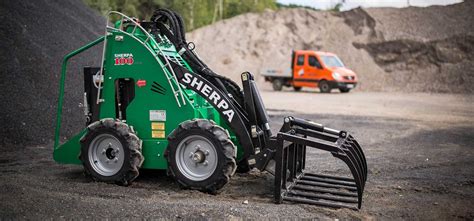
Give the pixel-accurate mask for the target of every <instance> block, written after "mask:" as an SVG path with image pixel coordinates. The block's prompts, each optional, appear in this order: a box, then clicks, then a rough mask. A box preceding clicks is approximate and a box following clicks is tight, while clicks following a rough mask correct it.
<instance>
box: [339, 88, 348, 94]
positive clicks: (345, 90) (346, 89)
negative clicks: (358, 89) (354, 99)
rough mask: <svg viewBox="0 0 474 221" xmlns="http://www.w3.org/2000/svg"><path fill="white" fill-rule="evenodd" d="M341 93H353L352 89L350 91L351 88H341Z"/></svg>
mask: <svg viewBox="0 0 474 221" xmlns="http://www.w3.org/2000/svg"><path fill="white" fill-rule="evenodd" d="M339 91H340V92H341V93H348V92H349V91H351V89H349V88H339Z"/></svg>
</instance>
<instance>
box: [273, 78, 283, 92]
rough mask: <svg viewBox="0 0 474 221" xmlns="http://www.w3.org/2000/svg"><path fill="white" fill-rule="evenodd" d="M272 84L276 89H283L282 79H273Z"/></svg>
mask: <svg viewBox="0 0 474 221" xmlns="http://www.w3.org/2000/svg"><path fill="white" fill-rule="evenodd" d="M272 84H273V90H274V91H281V89H282V88H283V81H282V80H281V79H274V80H273V81H272Z"/></svg>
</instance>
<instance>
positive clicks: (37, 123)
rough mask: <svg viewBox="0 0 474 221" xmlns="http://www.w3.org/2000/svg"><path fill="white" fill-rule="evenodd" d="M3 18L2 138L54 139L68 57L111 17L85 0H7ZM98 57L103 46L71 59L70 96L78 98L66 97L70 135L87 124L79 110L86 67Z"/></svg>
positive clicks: (0, 60)
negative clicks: (62, 74) (61, 80)
mask: <svg viewBox="0 0 474 221" xmlns="http://www.w3.org/2000/svg"><path fill="white" fill-rule="evenodd" d="M0 18H1V19H2V21H3V22H2V28H1V29H0V48H1V51H2V55H1V56H0V64H1V67H2V68H1V70H0V71H1V75H0V88H1V94H2V108H0V122H2V127H0V133H1V135H2V140H1V143H0V144H5V143H22V144H38V143H45V142H48V141H49V140H51V139H52V137H53V131H54V125H55V114H56V101H57V95H58V82H59V76H60V69H61V61H62V58H63V56H64V55H66V54H67V53H69V52H70V51H72V50H74V49H76V48H78V47H80V46H82V45H84V44H86V43H87V42H89V41H91V40H93V39H95V38H97V37H98V36H99V35H100V34H102V33H103V30H104V29H103V25H104V24H105V20H104V19H103V18H102V17H101V16H100V15H98V14H97V13H96V12H94V11H92V10H91V9H89V8H88V7H87V6H85V5H84V3H83V2H82V1H81V0H65V1H47V0H35V1H28V0H20V1H14V0H7V1H1V2H0ZM94 61H100V48H96V49H95V51H93V52H89V53H87V54H86V55H84V56H81V57H80V58H79V57H78V58H77V59H75V60H74V62H73V63H72V64H71V65H69V70H70V71H69V73H68V74H69V75H68V78H67V81H68V84H67V87H66V89H67V90H68V91H69V93H67V95H66V96H68V97H69V98H71V97H74V100H72V99H68V100H69V101H68V102H66V103H65V108H64V115H65V116H67V117H68V119H70V120H69V121H68V122H66V125H65V127H64V131H65V133H64V135H66V136H67V135H70V134H71V133H72V131H75V130H77V128H78V127H80V126H83V125H82V124H83V122H82V121H80V119H81V116H80V115H81V113H80V112H79V111H77V106H78V102H80V101H81V94H82V92H81V90H82V85H83V83H82V77H81V76H80V67H81V66H85V65H93V64H94ZM95 63H100V62H95ZM78 88H80V89H79V90H78ZM73 109H74V111H73ZM71 119H76V120H78V121H74V120H71Z"/></svg>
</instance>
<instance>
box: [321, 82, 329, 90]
mask: <svg viewBox="0 0 474 221" xmlns="http://www.w3.org/2000/svg"><path fill="white" fill-rule="evenodd" d="M328 89H329V85H328V84H327V83H326V82H324V83H322V85H321V91H327V90H328Z"/></svg>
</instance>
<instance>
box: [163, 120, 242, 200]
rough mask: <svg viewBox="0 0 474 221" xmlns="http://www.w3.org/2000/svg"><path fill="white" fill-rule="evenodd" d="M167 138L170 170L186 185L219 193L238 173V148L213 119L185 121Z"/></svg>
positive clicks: (181, 183) (186, 186) (187, 187)
mask: <svg viewBox="0 0 474 221" xmlns="http://www.w3.org/2000/svg"><path fill="white" fill-rule="evenodd" d="M168 141H169V142H168V148H167V151H166V158H167V160H168V172H169V174H170V175H171V176H172V177H173V178H174V179H175V180H176V181H177V182H178V183H179V184H180V186H181V187H183V188H186V189H197V190H199V191H203V192H208V193H216V192H217V191H218V190H219V189H221V188H222V187H223V186H224V185H225V184H227V183H228V182H229V180H230V177H231V176H232V175H234V173H235V170H236V168H237V166H236V163H235V156H236V148H235V146H234V144H233V143H232V142H231V141H230V138H229V134H228V133H227V131H226V130H224V129H223V128H222V127H220V126H218V125H216V124H215V123H214V122H212V121H209V120H204V119H198V120H188V121H185V122H183V123H181V124H180V125H179V126H178V128H176V129H175V130H174V131H173V132H172V133H171V134H170V135H169V136H168Z"/></svg>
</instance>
